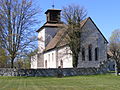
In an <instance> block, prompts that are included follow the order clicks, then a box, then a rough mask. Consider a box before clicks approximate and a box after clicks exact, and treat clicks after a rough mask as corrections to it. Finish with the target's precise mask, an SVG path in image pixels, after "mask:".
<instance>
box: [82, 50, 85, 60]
mask: <svg viewBox="0 0 120 90" xmlns="http://www.w3.org/2000/svg"><path fill="white" fill-rule="evenodd" d="M82 61H85V48H82Z"/></svg>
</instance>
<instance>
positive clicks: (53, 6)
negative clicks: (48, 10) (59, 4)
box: [52, 0, 55, 9]
mask: <svg viewBox="0 0 120 90" xmlns="http://www.w3.org/2000/svg"><path fill="white" fill-rule="evenodd" d="M52 8H53V9H54V8H55V4H54V0H53V4H52Z"/></svg>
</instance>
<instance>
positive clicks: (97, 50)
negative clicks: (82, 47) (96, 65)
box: [95, 47, 99, 61]
mask: <svg viewBox="0 0 120 90" xmlns="http://www.w3.org/2000/svg"><path fill="white" fill-rule="evenodd" d="M98 57H99V48H98V47H96V48H95V60H96V61H97V60H98Z"/></svg>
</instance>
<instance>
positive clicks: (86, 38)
mask: <svg viewBox="0 0 120 90" xmlns="http://www.w3.org/2000/svg"><path fill="white" fill-rule="evenodd" d="M81 35H82V36H81V40H82V42H81V44H82V48H84V49H85V60H84V61H83V60H82V53H81V52H80V54H79V60H78V67H79V68H82V67H85V68H88V67H99V65H100V63H101V62H103V61H106V60H107V54H106V53H107V52H106V51H107V42H106V40H105V39H104V38H103V36H102V35H101V33H100V32H99V30H98V28H96V27H95V25H94V24H93V22H92V21H91V20H90V19H89V20H88V21H87V22H86V24H85V25H84V27H83V31H82V34H81ZM89 45H91V46H92V50H91V52H92V55H91V57H92V60H91V61H89V51H88V47H89ZM97 47H98V49H99V50H98V60H95V48H97Z"/></svg>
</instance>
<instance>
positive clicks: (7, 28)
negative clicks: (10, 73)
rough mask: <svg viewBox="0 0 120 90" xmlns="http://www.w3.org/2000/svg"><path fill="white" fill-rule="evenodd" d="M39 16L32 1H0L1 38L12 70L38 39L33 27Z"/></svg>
mask: <svg viewBox="0 0 120 90" xmlns="http://www.w3.org/2000/svg"><path fill="white" fill-rule="evenodd" d="M37 15H38V10H37V9H36V8H35V7H33V3H32V0H0V29H1V30H0V37H1V41H2V47H3V48H4V49H5V50H6V51H7V53H8V56H9V58H10V62H11V67H12V68H13V67H14V60H15V59H16V57H17V56H18V55H21V54H22V53H23V52H24V51H26V50H28V49H29V50H30V48H31V47H32V45H33V43H32V42H33V41H35V39H36V37H35V36H34V34H33V32H34V27H33V26H34V25H35V24H36V23H37V19H36V17H37Z"/></svg>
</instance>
